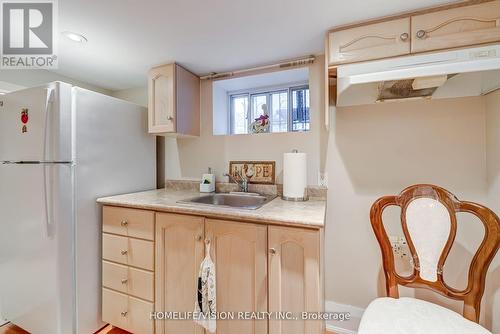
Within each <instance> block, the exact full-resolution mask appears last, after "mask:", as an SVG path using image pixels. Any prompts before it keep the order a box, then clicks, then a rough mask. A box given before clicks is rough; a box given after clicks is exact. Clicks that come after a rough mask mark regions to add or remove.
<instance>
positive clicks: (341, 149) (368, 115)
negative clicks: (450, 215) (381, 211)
mask: <svg viewBox="0 0 500 334" xmlns="http://www.w3.org/2000/svg"><path fill="white" fill-rule="evenodd" d="M498 100H499V101H500V99H498ZM491 104H492V105H493V103H491ZM486 105H487V103H486V99H485V98H482V97H472V98H460V99H450V100H435V101H416V102H405V103H393V104H376V105H368V106H360V107H349V108H339V109H338V110H336V112H334V113H333V117H332V118H333V124H332V128H331V130H330V133H329V142H328V148H329V149H328V161H327V172H328V174H329V177H330V179H329V181H330V184H329V191H328V212H327V228H326V263H327V265H326V282H327V285H326V297H327V299H328V300H333V301H335V302H337V303H343V304H348V305H354V306H358V307H362V308H364V307H366V306H367V305H368V303H369V302H370V301H371V300H373V299H374V298H376V297H377V296H382V295H384V289H383V284H384V279H383V276H382V272H381V265H382V264H381V257H380V250H379V247H378V244H377V242H376V239H375V237H374V234H373V232H372V229H371V226H370V221H369V210H370V206H371V204H372V203H373V202H374V201H375V200H376V199H377V198H378V197H380V196H382V195H386V194H397V193H398V192H399V191H401V190H402V189H403V188H405V187H407V186H409V185H412V184H416V183H433V184H437V185H440V186H443V187H445V188H447V189H449V190H450V191H452V192H453V193H454V194H456V195H457V196H458V197H459V198H461V199H466V200H471V201H477V202H479V203H483V204H486V205H488V203H490V204H491V202H488V200H489V197H490V196H491V193H489V192H488V186H489V183H488V179H487V161H486V152H487V149H488V151H496V154H497V160H496V162H495V165H496V167H497V171H498V170H500V163H499V162H500V159H498V157H499V155H498V147H499V145H500V132H499V130H498V129H499V127H500V110H498V107H499V106H500V103H497V104H496V107H497V109H496V111H498V113H496V114H495V117H496V122H497V123H496V125H493V124H489V125H488V128H490V127H491V128H494V129H495V130H496V136H491V137H492V138H491V139H490V140H489V142H488V143H487V141H486V124H487V123H486ZM493 141H496V145H495V146H493V145H494V144H493ZM487 144H489V145H487ZM490 153H492V152H490ZM497 181H498V180H497ZM499 183H500V182H499ZM496 191H497V197H496V199H497V200H496V201H497V203H498V195H499V194H500V186H499V187H498V189H496ZM490 199H491V198H490ZM498 209H500V208H499V207H498V206H497V210H498ZM398 216H399V212H398V211H397V210H392V211H389V212H388V214H387V215H386V216H385V217H386V218H387V220H388V221H389V223H388V225H389V226H388V230H389V233H390V234H393V235H402V234H401V233H402V232H401V229H400V227H399V219H398ZM397 223H398V224H397ZM482 233H483V231H482V228H481V227H480V222H478V221H476V220H475V219H472V217H467V216H460V217H459V230H458V234H457V239H456V244H455V245H454V247H453V249H452V252H451V254H450V257H449V260H448V262H447V266H446V268H445V279H446V280H447V282H448V283H449V284H452V285H454V286H456V287H458V288H462V287H464V286H465V282H466V278H467V270H468V264H469V263H470V260H471V258H472V256H473V254H474V252H475V250H476V249H477V247H478V246H479V244H480V241H481V238H482ZM490 272H491V273H490V274H489V275H488V277H487V289H488V293H489V294H491V293H494V292H495V291H496V293H497V295H498V290H499V289H500V279H499V273H498V268H496V269H495V265H494V266H492V270H490ZM402 291H403V293H402V294H403V295H410V296H411V295H414V296H416V297H418V298H423V299H427V300H431V301H433V302H436V303H439V304H444V305H447V306H448V307H451V308H453V309H455V310H457V311H459V312H461V305H460V304H459V303H456V302H450V301H447V300H445V299H441V298H436V296H434V295H432V294H430V293H428V292H426V291H418V292H416V293H415V294H414V293H413V290H411V291H410V290H408V291H405V290H404V289H403V290H402ZM499 312H500V303H499V302H498V296H497V297H496V299H495V300H493V297H491V296H485V298H484V300H483V320H482V322H483V324H485V325H486V326H487V327H489V328H492V327H493V326H496V328H498V326H499V324H495V323H493V320H492V319H500V316H499ZM497 330H500V329H497Z"/></svg>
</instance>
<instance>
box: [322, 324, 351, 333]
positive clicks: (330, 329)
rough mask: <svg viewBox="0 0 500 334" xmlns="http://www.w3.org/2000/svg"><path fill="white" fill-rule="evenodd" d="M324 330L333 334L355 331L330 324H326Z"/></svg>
mask: <svg viewBox="0 0 500 334" xmlns="http://www.w3.org/2000/svg"><path fill="white" fill-rule="evenodd" d="M326 330H327V331H328V332H332V333H335V334H356V333H357V332H356V331H353V330H350V329H347V328H342V327H338V326H334V325H331V324H326Z"/></svg>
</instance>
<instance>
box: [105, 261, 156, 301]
mask: <svg viewBox="0 0 500 334" xmlns="http://www.w3.org/2000/svg"><path fill="white" fill-rule="evenodd" d="M102 285H103V286H105V287H106V288H110V289H113V290H117V291H120V292H123V293H126V294H128V295H131V296H135V297H139V298H142V299H146V300H149V301H153V300H154V299H153V295H154V288H153V273H152V272H149V271H144V270H141V269H135V268H131V267H127V266H123V265H120V264H116V263H111V262H107V261H103V262H102Z"/></svg>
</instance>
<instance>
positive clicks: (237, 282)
mask: <svg viewBox="0 0 500 334" xmlns="http://www.w3.org/2000/svg"><path fill="white" fill-rule="evenodd" d="M266 234H267V231H266V226H263V225H254V224H248V223H237V222H231V221H219V220H207V222H206V237H207V239H208V240H210V242H211V251H210V252H211V255H212V260H213V261H214V262H215V266H216V278H217V311H218V312H235V313H236V312H266V311H267V255H266V254H267V253H266V249H267V246H266V244H267V238H266ZM235 333H236V334H267V321H265V320H228V321H224V320H218V321H217V334H235Z"/></svg>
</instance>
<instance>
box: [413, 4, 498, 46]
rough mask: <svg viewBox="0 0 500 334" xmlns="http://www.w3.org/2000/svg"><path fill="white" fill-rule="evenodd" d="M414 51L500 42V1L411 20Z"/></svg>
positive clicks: (420, 16)
mask: <svg viewBox="0 0 500 334" xmlns="http://www.w3.org/2000/svg"><path fill="white" fill-rule="evenodd" d="M411 31H412V34H413V36H412V46H411V51H412V52H423V51H431V50H438V49H448V48H456V47H461V46H468V45H474V44H482V43H491V42H496V41H499V40H500V1H492V2H486V3H482V4H478V5H473V6H467V7H459V8H453V9H448V10H444V11H439V12H435V13H429V14H424V15H417V16H413V17H412V18H411Z"/></svg>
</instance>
